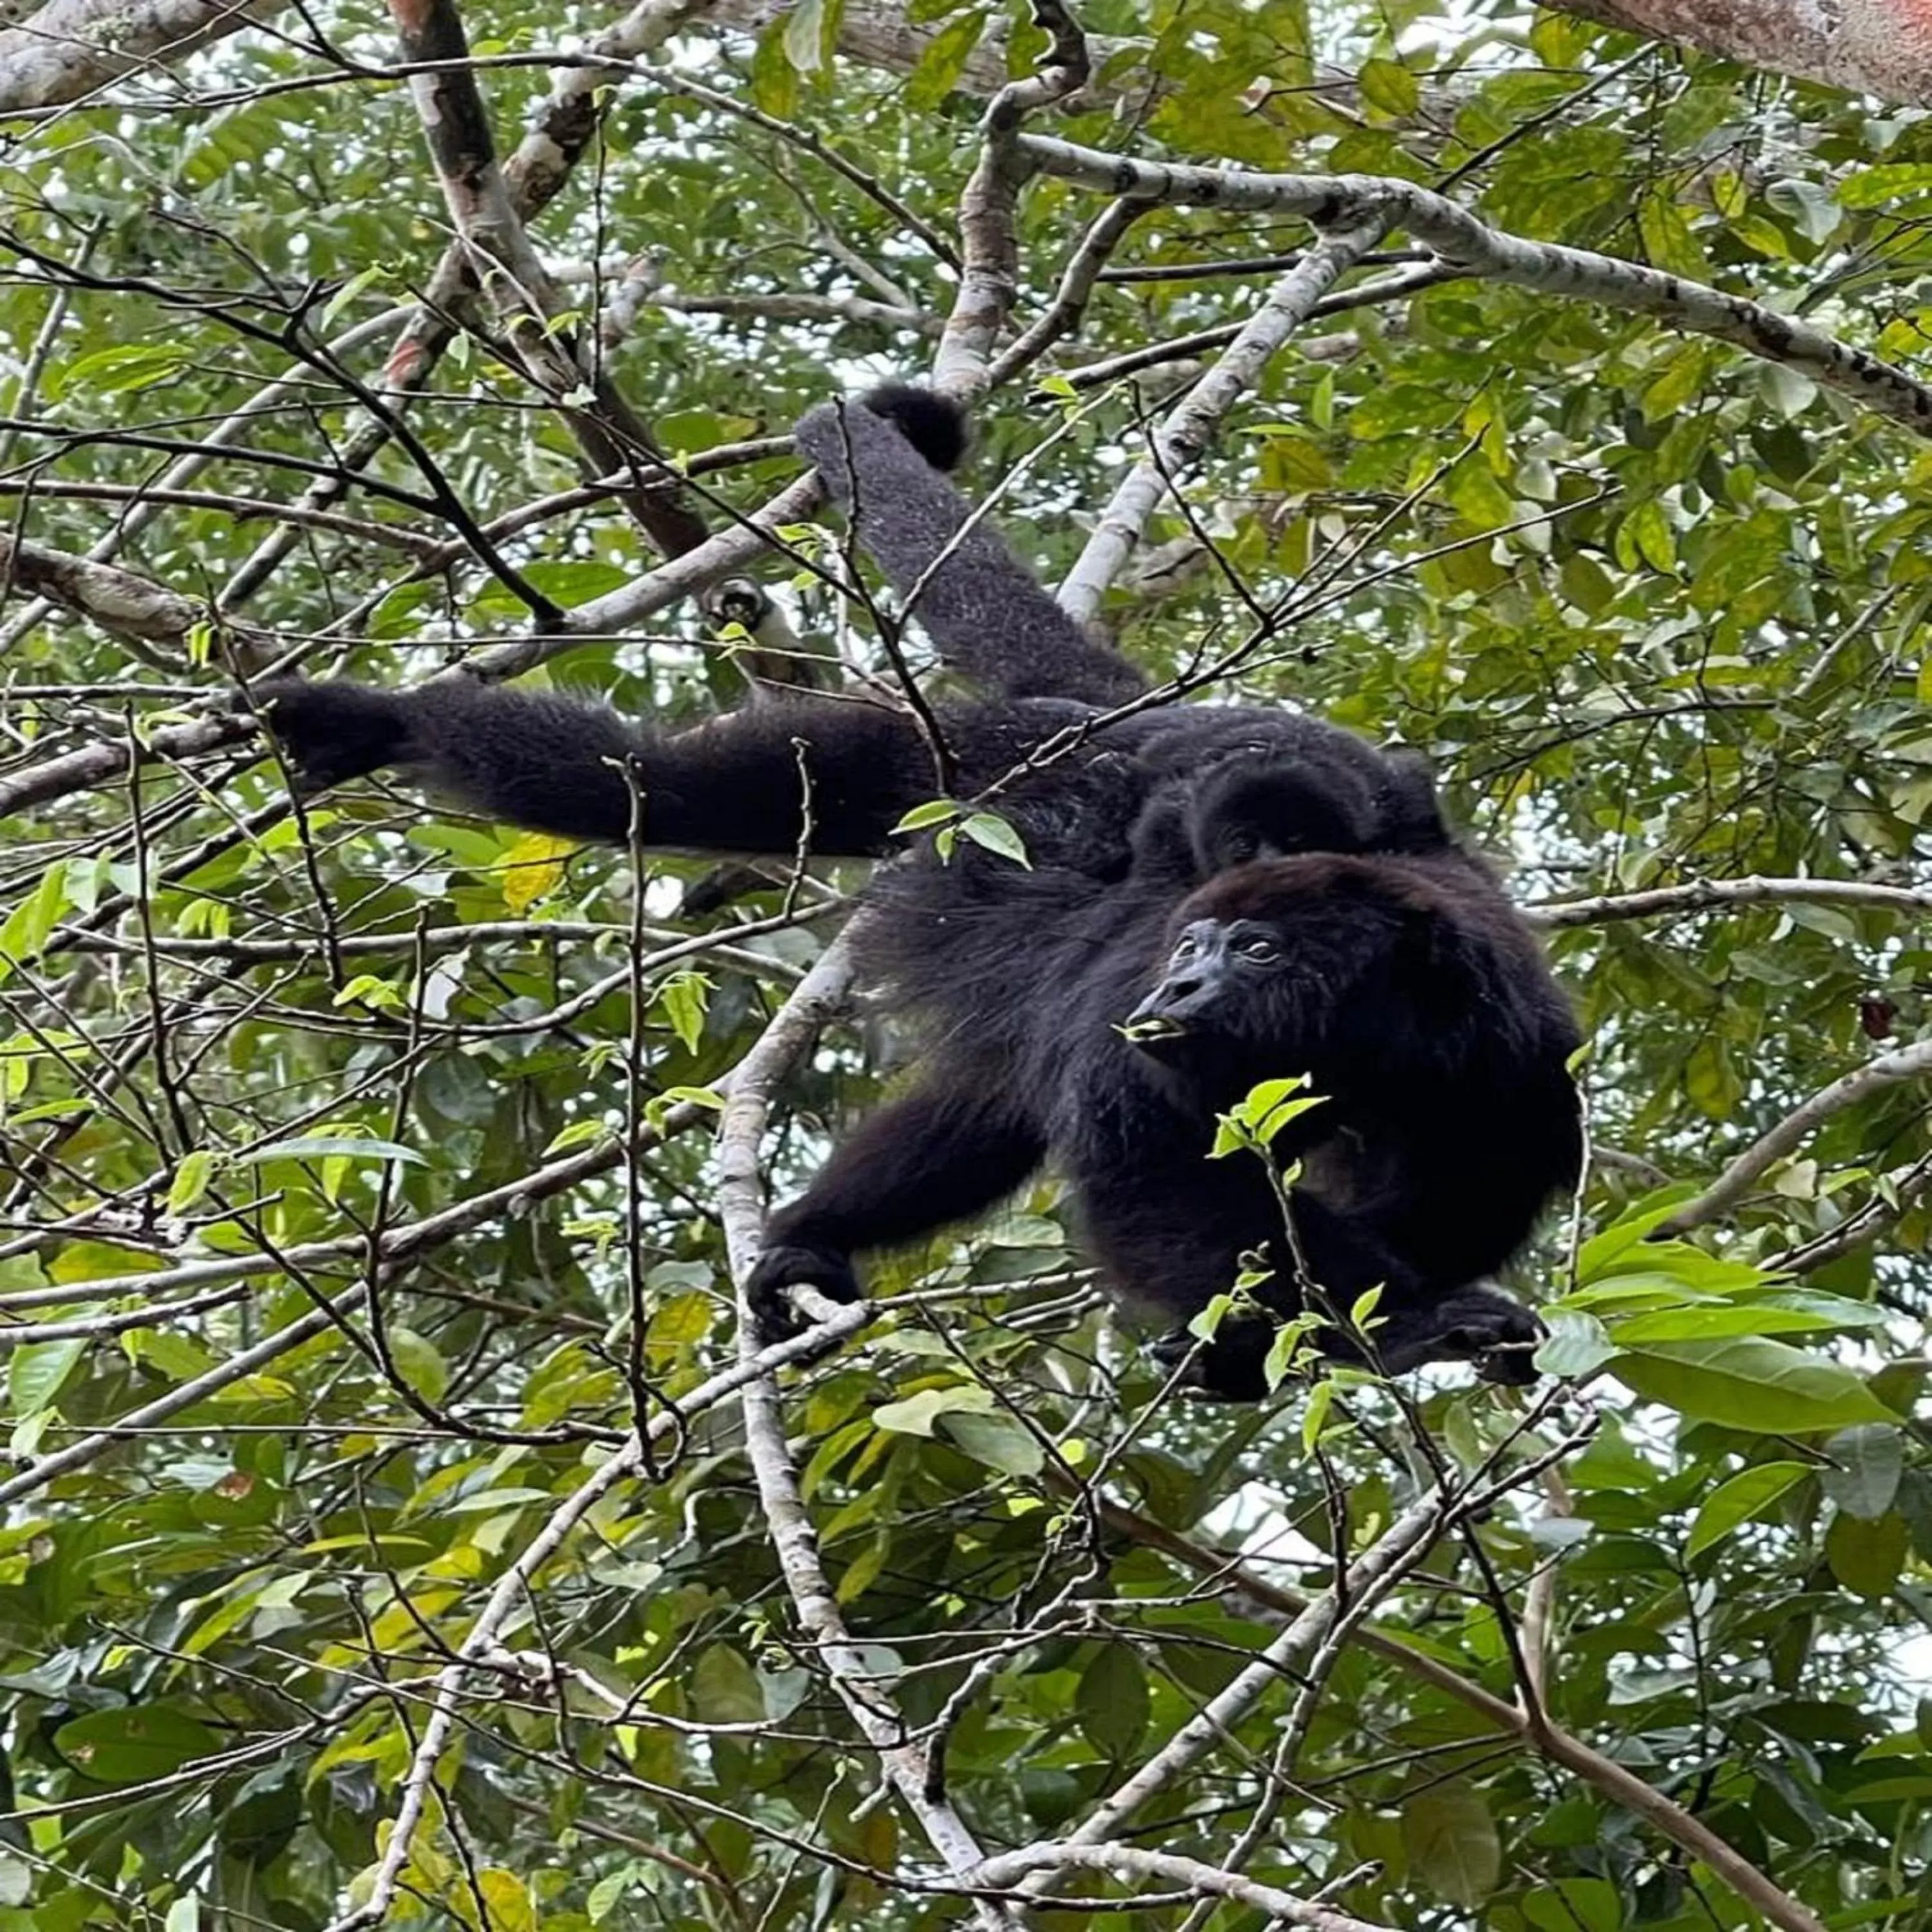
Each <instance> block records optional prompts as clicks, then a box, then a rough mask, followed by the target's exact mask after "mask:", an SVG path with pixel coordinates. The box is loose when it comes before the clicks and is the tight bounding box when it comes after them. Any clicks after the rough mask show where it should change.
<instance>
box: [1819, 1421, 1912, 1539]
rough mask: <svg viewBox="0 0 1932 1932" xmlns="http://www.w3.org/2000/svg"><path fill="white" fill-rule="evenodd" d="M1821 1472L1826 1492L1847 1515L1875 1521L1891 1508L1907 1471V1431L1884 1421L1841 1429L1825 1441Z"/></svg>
mask: <svg viewBox="0 0 1932 1932" xmlns="http://www.w3.org/2000/svg"><path fill="white" fill-rule="evenodd" d="M1825 1454H1826V1455H1827V1456H1829V1457H1830V1458H1831V1459H1832V1460H1831V1462H1830V1463H1829V1465H1828V1466H1826V1467H1825V1468H1824V1469H1820V1471H1819V1472H1818V1480H1819V1481H1820V1484H1823V1487H1824V1491H1825V1493H1826V1495H1827V1496H1829V1497H1830V1498H1831V1499H1832V1502H1835V1503H1836V1504H1837V1505H1838V1507H1839V1508H1841V1510H1843V1511H1844V1512H1845V1513H1846V1515H1848V1516H1855V1517H1861V1518H1862V1519H1863V1520H1865V1521H1867V1522H1874V1521H1876V1520H1877V1519H1878V1518H1879V1517H1882V1516H1883V1515H1884V1514H1885V1512H1886V1511H1888V1510H1889V1509H1890V1508H1891V1505H1892V1499H1893V1498H1894V1496H1897V1494H1898V1482H1899V1478H1900V1477H1901V1476H1903V1475H1904V1473H1905V1432H1904V1431H1903V1430H1902V1429H1899V1428H1897V1427H1893V1426H1891V1425H1890V1424H1885V1423H1882V1422H1867V1423H1863V1424H1860V1425H1859V1426H1858V1427H1857V1428H1855V1429H1841V1430H1839V1432H1838V1434H1837V1435H1835V1436H1833V1437H1832V1439H1831V1440H1830V1441H1829V1442H1827V1443H1826V1445H1825Z"/></svg>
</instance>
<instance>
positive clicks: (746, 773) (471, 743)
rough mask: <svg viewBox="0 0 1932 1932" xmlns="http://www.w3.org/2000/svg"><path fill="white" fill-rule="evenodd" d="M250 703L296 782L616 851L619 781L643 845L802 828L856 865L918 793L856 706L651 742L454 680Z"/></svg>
mask: <svg viewBox="0 0 1932 1932" xmlns="http://www.w3.org/2000/svg"><path fill="white" fill-rule="evenodd" d="M253 695H254V698H255V700H256V701H257V703H258V704H260V706H262V708H263V709H264V710H265V712H266V715H267V717H268V720H269V725H270V727H271V728H272V730H274V732H275V736H277V738H278V739H279V740H280V741H281V744H282V746H283V748H284V751H286V753H287V755H288V757H289V759H290V762H291V763H293V765H294V766H296V772H297V774H298V775H299V778H300V779H301V780H302V783H303V784H304V785H305V787H308V788H310V789H314V790H320V789H322V788H323V787H326V786H329V785H332V784H341V783H342V782H343V781H344V780H346V779H349V778H360V777H362V776H364V775H366V774H368V773H369V772H374V771H376V770H377V769H380V768H382V767H383V766H399V767H401V768H403V769H404V770H405V771H407V772H408V773H409V774H410V775H412V776H413V777H415V778H418V779H419V780H420V781H422V782H424V783H425V784H428V785H429V786H431V787H432V788H434V789H435V790H439V791H443V792H446V793H449V794H450V795H451V796H453V797H454V798H455V799H456V800H457V801H458V802H459V803H460V804H461V805H464V806H466V807H467V808H469V809H470V810H472V811H478V812H481V813H483V814H485V815H487V816H488V817H493V818H500V819H505V820H508V821H509V822H510V823H512V824H515V825H526V826H531V827H532V828H533V829H535V830H537V831H540V832H554V833H556V834H557V835H559V836H561V837H563V838H590V839H596V840H599V841H604V842H606V843H610V844H620V843H622V841H623V840H624V839H625V837H626V836H627V835H628V831H629V828H630V824H631V811H632V804H633V791H634V790H635V792H636V793H639V794H640V795H641V829H642V832H643V839H644V842H645V843H646V844H649V845H654V846H664V845H670V846H679V847H691V848H694V849H696V850H703V851H723V852H759V853H775V854H778V855H781V856H784V855H788V854H790V853H792V852H793V851H795V850H796V849H797V847H798V844H799V839H800V836H801V835H802V833H804V832H806V831H807V830H809V834H810V849H811V850H812V851H814V852H816V853H825V854H826V855H828V856H835V857H863V856H871V855H873V854H875V853H879V852H880V851H883V850H885V849H886V847H887V845H888V844H889V834H890V832H891V829H892V826H894V825H895V823H897V822H898V820H899V818H900V817H901V816H902V815H903V814H904V812H905V811H907V809H909V808H910V807H911V806H912V805H914V804H916V803H917V802H919V800H921V799H925V798H928V797H929V796H931V795H932V789H933V781H932V766H931V761H930V759H929V757H928V756H927V755H926V750H925V748H924V745H923V744H922V741H921V740H920V739H919V734H918V732H917V730H916V727H915V726H914V724H913V721H912V720H911V719H910V718H909V717H907V715H904V714H903V713H901V712H897V711H894V710H891V709H887V708H886V707H885V706H882V705H878V704H874V703H866V702H863V701H861V700H850V699H844V700H841V699H838V698H835V697H829V696H814V695H809V694H800V695H799V696H796V697H787V698H786V699H784V700H781V701H778V702H774V703H764V704H759V705H756V706H752V707H751V708H749V709H745V710H742V711H734V712H727V713H726V714H725V715H724V716H722V717H721V718H714V719H712V721H710V722H709V723H707V724H701V725H699V726H697V727H695V728H694V729H693V730H688V731H681V732H676V733H658V732H654V731H651V730H647V729H643V728H640V727H637V726H634V725H633V724H630V723H629V722H628V721H626V720H625V719H624V718H621V717H619V715H618V714H617V713H616V712H614V711H613V710H612V709H610V707H609V706H607V705H603V704H596V703H586V702H585V701H584V700H582V699H579V698H574V697H559V696H557V695H556V694H553V693H551V692H548V691H508V690H504V689H502V688H499V687H497V686H495V685H483V684H477V683H473V682H449V683H440V684H430V685H422V686H420V687H419V688H417V689H416V690H413V691H381V690H377V689H374V688H371V687H370V686H368V685H356V684H348V683H340V682H330V683H308V682H304V681H302V679H293V678H290V679H275V680H273V681H272V682H268V683H266V684H262V685H257V686H256V687H255V689H254V694H253ZM627 774H628V776H627Z"/></svg>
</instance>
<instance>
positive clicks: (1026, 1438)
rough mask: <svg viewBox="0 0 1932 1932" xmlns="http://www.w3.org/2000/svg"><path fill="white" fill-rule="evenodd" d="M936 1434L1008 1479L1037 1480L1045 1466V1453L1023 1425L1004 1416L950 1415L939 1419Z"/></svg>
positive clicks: (954, 1413)
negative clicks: (1015, 1477)
mask: <svg viewBox="0 0 1932 1932" xmlns="http://www.w3.org/2000/svg"><path fill="white" fill-rule="evenodd" d="M938 1421H939V1430H938V1433H940V1434H941V1436H944V1437H945V1438H946V1439H947V1441H948V1442H955V1443H957V1444H958V1445H959V1447H960V1448H962V1449H963V1450H965V1452H966V1454H968V1455H969V1456H970V1457H972V1459H973V1460H974V1462H976V1463H985V1464H986V1466H987V1468H988V1469H998V1470H1000V1471H1001V1472H1003V1473H1004V1474H1005V1475H1009V1476H1021V1477H1029V1476H1037V1475H1039V1474H1040V1471H1041V1470H1042V1469H1044V1468H1046V1451H1045V1449H1043V1448H1042V1447H1041V1445H1040V1442H1038V1440H1037V1439H1036V1438H1035V1437H1034V1436H1033V1434H1032V1433H1031V1431H1030V1430H1028V1429H1027V1428H1026V1427H1025V1424H1022V1423H1021V1422H1019V1421H1017V1420H1016V1418H1014V1417H1013V1416H1010V1415H998V1414H996V1415H971V1414H969V1413H966V1412H961V1411H951V1412H947V1413H946V1414H944V1415H941V1416H940V1418H938Z"/></svg>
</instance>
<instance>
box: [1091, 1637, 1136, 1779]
mask: <svg viewBox="0 0 1932 1932" xmlns="http://www.w3.org/2000/svg"><path fill="white" fill-rule="evenodd" d="M1150 1702H1151V1700H1150V1699H1149V1697H1148V1681H1147V1671H1146V1670H1145V1667H1144V1666H1143V1665H1142V1663H1141V1661H1140V1659H1139V1658H1138V1657H1137V1656H1136V1655H1135V1654H1134V1652H1133V1649H1131V1648H1130V1646H1128V1645H1127V1644H1125V1643H1109V1644H1104V1645H1103V1646H1102V1647H1101V1649H1100V1654H1099V1655H1098V1656H1097V1657H1096V1658H1094V1661H1093V1662H1092V1663H1091V1664H1088V1667H1087V1668H1086V1669H1085V1670H1083V1671H1082V1673H1080V1688H1079V1690H1078V1691H1076V1693H1075V1694H1074V1699H1073V1712H1074V1715H1075V1717H1076V1719H1077V1720H1078V1721H1079V1726H1080V1729H1081V1731H1082V1734H1083V1735H1084V1736H1085V1738H1086V1739H1087V1742H1088V1743H1089V1744H1091V1745H1092V1746H1093V1747H1094V1749H1095V1750H1096V1751H1100V1752H1101V1753H1102V1754H1103V1755H1105V1756H1106V1757H1109V1758H1112V1759H1113V1760H1115V1761H1116V1762H1118V1761H1119V1760H1122V1759H1124V1758H1126V1757H1128V1756H1129V1755H1130V1754H1131V1753H1132V1752H1133V1750H1134V1748H1135V1747H1136V1745H1139V1742H1140V1741H1141V1739H1142V1736H1143V1735H1144V1734H1145V1732H1146V1730H1147V1723H1148V1708H1149V1705H1150Z"/></svg>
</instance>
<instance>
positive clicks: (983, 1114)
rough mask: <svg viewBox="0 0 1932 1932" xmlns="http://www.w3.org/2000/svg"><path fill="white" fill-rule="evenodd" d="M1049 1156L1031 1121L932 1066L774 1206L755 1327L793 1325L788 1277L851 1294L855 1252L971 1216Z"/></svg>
mask: <svg viewBox="0 0 1932 1932" xmlns="http://www.w3.org/2000/svg"><path fill="white" fill-rule="evenodd" d="M977 1084H979V1085H983V1080H982V1081H981V1082H979V1083H977ZM1045 1159H1046V1145H1045V1143H1044V1142H1043V1141H1042V1139H1040V1136H1039V1135H1038V1134H1037V1133H1036V1132H1035V1131H1034V1129H1033V1128H1032V1127H1031V1126H1030V1125H1029V1124H1027V1123H1026V1122H1025V1121H1020V1120H1016V1119H1015V1118H1012V1117H1011V1116H1010V1115H1009V1114H1008V1112H1007V1110H1006V1109H1004V1108H1003V1107H1001V1106H998V1105H997V1104H996V1103H994V1102H993V1101H992V1100H991V1099H990V1098H989V1097H986V1096H984V1095H983V1094H981V1093H979V1092H977V1091H975V1088H974V1085H968V1084H966V1082H965V1080H964V1079H949V1078H948V1077H947V1075H946V1074H945V1073H944V1070H940V1069H935V1070H932V1071H930V1072H929V1073H927V1074H926V1076H925V1078H924V1079H922V1082H921V1083H920V1085H919V1086H918V1087H916V1088H914V1089H913V1091H912V1092H910V1093H909V1094H906V1095H905V1096H904V1097H903V1098H902V1099H900V1100H895V1101H894V1102H892V1103H890V1104H889V1105H888V1106H883V1107H881V1108H880V1109H878V1110H877V1112H875V1113H874V1114H872V1115H871V1116H870V1117H869V1118H868V1119H866V1120H865V1121H864V1122H863V1123H862V1124H861V1125H860V1126H859V1127H858V1128H857V1130H856V1131H855V1132H854V1133H853V1134H852V1136H851V1137H850V1139H847V1140H846V1141H845V1142H843V1143H841V1145H840V1146H839V1147H838V1148H837V1149H836V1150H835V1151H834V1153H833V1154H832V1158H831V1159H830V1160H829V1161H827V1162H826V1164H825V1166H824V1167H823V1169H821V1170H820V1173H819V1175H818V1177H817V1179H816V1180H814V1181H813V1182H812V1184H811V1186H810V1187H808V1188H807V1189H806V1190H805V1192H804V1193H803V1194H802V1195H800V1196H799V1198H798V1199H796V1201H794V1202H792V1203H791V1204H790V1206H788V1207H786V1208H781V1210H780V1211H778V1213H777V1214H775V1215H773V1216H772V1219H771V1223H770V1225H769V1227H768V1228H767V1229H766V1234H765V1247H764V1250H763V1253H761V1254H760V1256H759V1258H758V1264H757V1267H756V1268H754V1270H753V1271H752V1274H751V1280H750V1281H749V1283H748V1284H747V1285H746V1293H747V1294H748V1297H749V1298H750V1300H751V1307H752V1310H753V1312H754V1314H755V1316H756V1317H757V1323H758V1327H759V1330H760V1333H761V1334H763V1335H764V1336H765V1337H766V1338H767V1339H768V1340H777V1339H781V1338H782V1337H784V1336H786V1335H789V1334H796V1332H797V1327H798V1324H797V1319H796V1316H794V1315H793V1313H792V1312H791V1309H790V1304H788V1303H787V1301H786V1299H785V1295H784V1291H785V1290H786V1289H787V1288H789V1287H791V1286H794V1285H795V1284H798V1283H805V1284H808V1285H809V1286H811V1287H814V1288H816V1289H821V1290H822V1291H823V1292H825V1293H826V1294H827V1295H831V1296H832V1297H833V1298H835V1299H836V1300H838V1301H856V1299H857V1298H858V1295H859V1283H858V1277H857V1276H856V1274H854V1273H853V1268H852V1257H853V1254H854V1253H862V1252H863V1251H865V1250H868V1249H871V1248H890V1247H902V1246H903V1245H904V1244H905V1243H907V1242H908V1241H916V1240H917V1239H918V1238H919V1236H921V1235H927V1234H930V1233H932V1232H933V1231H934V1230H935V1229H938V1228H943V1227H944V1226H946V1225H947V1223H949V1222H953V1221H963V1220H967V1219H968V1217H971V1216H972V1215H974V1214H978V1213H980V1211H982V1210H983V1209H984V1208H989V1207H991V1206H992V1204H993V1203H994V1202H996V1201H998V1200H999V1199H1001V1197H1002V1196H1004V1195H1007V1194H1010V1193H1012V1192H1013V1190H1014V1189H1015V1188H1016V1187H1019V1185H1020V1184H1021V1183H1022V1181H1025V1179H1026V1178H1027V1176H1028V1175H1030V1174H1031V1173H1032V1172H1033V1171H1034V1169H1035V1168H1037V1167H1038V1166H1040V1163H1041V1162H1042V1161H1043V1160H1045Z"/></svg>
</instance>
